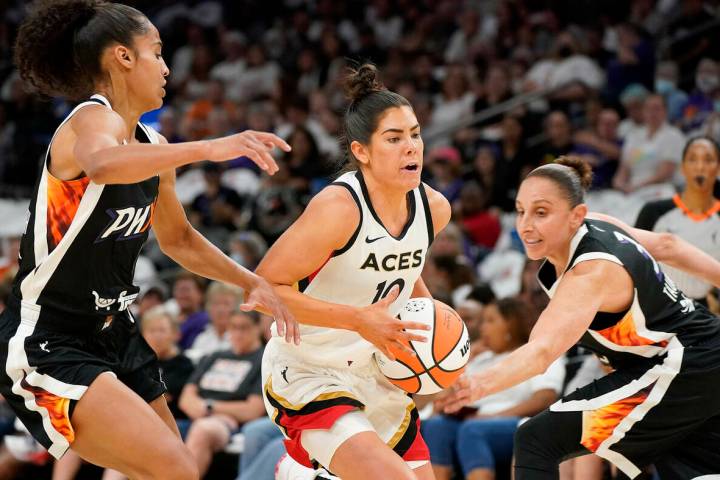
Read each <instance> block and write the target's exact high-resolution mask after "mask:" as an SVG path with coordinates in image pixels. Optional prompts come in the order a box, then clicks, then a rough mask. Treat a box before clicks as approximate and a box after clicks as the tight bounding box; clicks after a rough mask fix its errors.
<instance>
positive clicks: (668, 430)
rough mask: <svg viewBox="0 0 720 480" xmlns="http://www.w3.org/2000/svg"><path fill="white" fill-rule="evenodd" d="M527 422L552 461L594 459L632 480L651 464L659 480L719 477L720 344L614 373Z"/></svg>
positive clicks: (674, 351)
mask: <svg viewBox="0 0 720 480" xmlns="http://www.w3.org/2000/svg"><path fill="white" fill-rule="evenodd" d="M527 423H528V425H525V428H526V429H533V428H534V429H535V430H537V431H538V433H539V435H538V436H536V437H531V438H537V441H542V442H544V443H546V444H548V445H551V444H553V445H554V446H552V445H551V447H552V448H555V449H556V451H558V452H560V453H561V454H558V455H556V456H558V457H560V458H563V457H571V456H574V455H578V454H583V453H588V451H589V452H593V453H595V454H597V455H599V456H600V457H603V458H605V459H606V460H608V461H610V462H611V463H613V464H615V466H617V467H618V468H619V469H620V470H622V471H623V473H625V474H626V475H628V476H629V477H630V478H634V477H635V476H636V475H638V473H639V472H640V470H641V469H642V468H643V467H645V466H647V465H650V464H655V465H656V467H657V468H658V470H659V471H660V472H661V476H662V478H663V480H665V479H689V478H695V477H698V476H701V475H717V474H720V339H711V340H710V341H708V342H706V343H704V344H700V345H693V346H687V347H684V348H678V349H671V350H669V351H668V354H667V355H666V356H665V357H663V358H659V359H648V361H647V363H646V364H645V365H637V366H636V367H628V368H622V369H619V370H617V371H615V372H613V373H610V374H609V375H607V376H606V377H603V378H601V379H599V380H596V381H594V382H592V383H591V384H589V385H587V386H585V387H583V388H580V389H578V390H576V391H575V392H573V393H571V394H569V395H567V396H566V397H565V398H563V399H562V400H560V401H558V402H557V403H555V404H554V405H552V406H551V407H550V409H549V410H547V411H545V412H543V413H541V414H540V415H538V416H536V417H534V418H533V419H531V420H530V421H528V422H527ZM578 437H579V439H578ZM540 439H542V440H540ZM578 440H579V442H578ZM543 448H544V447H543ZM561 450H562V451H561ZM520 467H521V468H532V465H521V466H520ZM518 478H532V476H531V475H530V476H527V477H526V476H520V477H518ZM713 478H715V477H713ZM718 478H720V477H718Z"/></svg>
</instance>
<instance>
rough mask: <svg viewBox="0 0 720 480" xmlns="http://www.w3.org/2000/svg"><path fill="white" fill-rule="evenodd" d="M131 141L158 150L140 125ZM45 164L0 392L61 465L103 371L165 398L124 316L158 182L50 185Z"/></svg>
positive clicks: (151, 357) (4, 327) (96, 99)
mask: <svg viewBox="0 0 720 480" xmlns="http://www.w3.org/2000/svg"><path fill="white" fill-rule="evenodd" d="M97 104H100V105H104V106H105V107H107V108H111V106H110V103H109V102H108V100H107V99H106V98H105V97H102V96H100V95H94V96H93V97H91V98H90V99H89V100H88V101H86V102H83V103H81V104H80V105H78V106H77V107H76V108H75V109H74V110H73V111H72V112H71V113H70V114H69V115H68V117H67V118H66V119H65V120H64V121H63V123H62V124H61V125H60V126H62V125H63V124H65V122H67V121H68V119H70V118H71V117H72V116H73V115H74V114H75V113H76V112H77V111H78V110H79V109H81V108H84V107H86V106H88V105H97ZM59 128H60V127H58V129H59ZM136 138H137V140H138V141H140V142H143V143H157V142H158V137H157V134H156V133H155V132H154V131H153V130H152V129H150V128H149V127H146V126H145V125H143V124H140V123H139V124H138V126H137V128H136ZM51 145H52V141H51ZM50 162H51V158H50V147H48V151H47V154H46V157H45V163H44V165H43V168H42V174H41V176H40V180H39V181H38V185H37V187H36V191H35V195H34V198H33V200H32V202H31V203H30V216H29V220H28V223H27V227H26V230H25V233H24V235H23V237H22V241H21V246H20V269H19V271H18V274H17V276H16V278H15V281H14V284H13V292H12V295H11V299H10V301H9V303H8V308H7V309H6V310H5V312H3V314H2V316H1V317H0V359H1V360H2V361H3V363H4V365H5V368H4V369H3V373H2V374H0V393H1V394H2V395H3V396H4V397H5V398H6V399H7V401H8V402H9V404H10V405H11V406H12V408H13V409H14V410H15V412H16V414H17V415H18V417H19V418H20V420H21V421H22V422H23V423H24V424H25V426H26V427H27V428H28V429H29V430H30V432H31V433H32V435H33V436H34V437H35V438H36V439H37V440H38V441H39V442H40V443H41V444H42V445H43V446H45V447H46V448H47V449H48V451H49V452H50V453H51V454H52V455H53V456H55V457H56V458H59V457H60V456H62V455H63V454H64V453H65V451H66V450H67V448H68V447H69V445H70V444H71V443H72V442H73V439H74V431H73V427H72V424H71V422H70V417H71V414H72V408H73V406H74V402H75V401H77V400H79V399H80V398H81V397H82V395H83V394H84V393H85V391H86V390H87V388H88V386H89V385H90V384H91V383H92V382H93V380H94V379H95V378H96V377H97V376H98V375H100V374H101V373H103V372H112V373H113V374H114V375H116V376H117V377H118V378H119V379H120V380H121V381H123V382H124V383H126V384H127V385H128V386H129V387H130V388H132V389H133V390H134V391H135V392H136V393H138V394H139V395H140V396H141V397H142V398H144V399H145V400H146V401H151V400H154V399H155V398H157V397H158V396H160V395H161V394H162V393H164V391H165V388H164V385H163V383H162V381H161V380H160V376H159V372H158V367H157V358H156V356H155V354H154V353H153V351H152V349H150V347H149V346H148V345H147V343H145V341H144V340H143V338H142V337H141V336H140V334H139V332H138V328H137V325H136V324H135V320H134V319H133V318H132V315H131V314H130V311H129V310H128V307H129V306H130V304H131V303H132V302H133V300H134V299H135V297H137V294H138V288H137V287H136V286H135V285H133V274H134V271H135V263H136V260H137V257H138V255H139V253H140V249H141V248H142V246H143V244H144V243H145V241H146V240H147V237H148V234H149V231H150V225H151V223H152V214H153V208H154V205H155V203H156V201H157V196H158V185H159V179H158V177H153V178H150V179H147V180H145V181H142V182H138V183H133V184H126V185H101V184H97V183H95V182H93V181H91V180H90V179H89V178H88V177H86V176H82V177H80V178H78V179H75V180H69V181H65V180H60V179H57V178H55V177H53V175H52V174H51V173H50V170H49V166H50ZM127 168H132V165H128V167H127Z"/></svg>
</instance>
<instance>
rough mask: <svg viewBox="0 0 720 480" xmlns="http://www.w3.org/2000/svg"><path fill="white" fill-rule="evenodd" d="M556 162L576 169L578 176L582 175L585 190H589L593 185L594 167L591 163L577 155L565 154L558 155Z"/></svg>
mask: <svg viewBox="0 0 720 480" xmlns="http://www.w3.org/2000/svg"><path fill="white" fill-rule="evenodd" d="M555 163H557V164H559V165H565V166H566V167H570V168H572V169H573V170H575V172H576V173H577V174H578V177H580V186H582V188H583V190H585V191H587V190H588V189H589V188H590V186H591V185H592V179H593V173H592V167H591V166H590V164H589V163H587V162H586V161H585V160H583V159H582V158H580V157H578V156H577V155H563V156H561V157H558V158H557V159H556V160H555Z"/></svg>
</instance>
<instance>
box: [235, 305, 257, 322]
mask: <svg viewBox="0 0 720 480" xmlns="http://www.w3.org/2000/svg"><path fill="white" fill-rule="evenodd" d="M230 316H231V317H235V316H241V317H247V318H249V319H250V321H251V322H252V324H253V325H255V326H257V325H260V314H259V313H258V312H256V311H255V310H250V311H249V312H246V311H245V310H240V308H236V309H234V310H233V311H232V312H230Z"/></svg>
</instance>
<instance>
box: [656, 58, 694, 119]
mask: <svg viewBox="0 0 720 480" xmlns="http://www.w3.org/2000/svg"><path fill="white" fill-rule="evenodd" d="M678 80H679V75H678V67H677V64H676V63H675V62H673V61H669V60H667V61H664V62H660V63H659V64H658V66H657V70H655V93H659V94H660V95H662V96H663V98H664V99H665V105H667V111H668V121H669V122H670V123H672V124H673V125H677V123H678V122H679V121H680V120H681V119H682V116H683V109H684V108H685V105H686V103H687V101H688V95H687V93H685V92H684V91H682V90H681V89H680V88H679V86H678Z"/></svg>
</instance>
